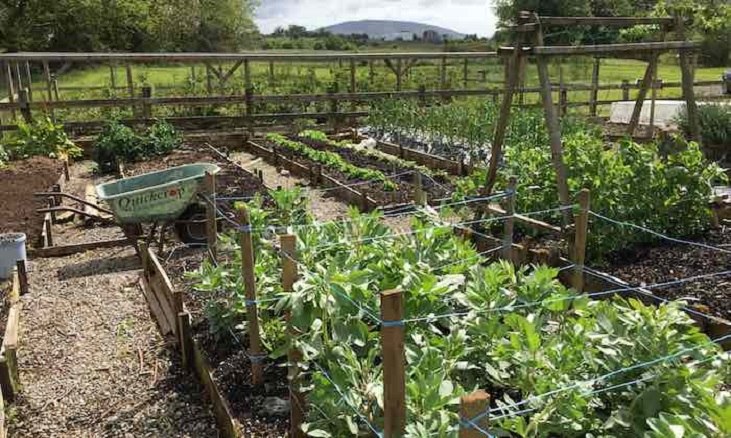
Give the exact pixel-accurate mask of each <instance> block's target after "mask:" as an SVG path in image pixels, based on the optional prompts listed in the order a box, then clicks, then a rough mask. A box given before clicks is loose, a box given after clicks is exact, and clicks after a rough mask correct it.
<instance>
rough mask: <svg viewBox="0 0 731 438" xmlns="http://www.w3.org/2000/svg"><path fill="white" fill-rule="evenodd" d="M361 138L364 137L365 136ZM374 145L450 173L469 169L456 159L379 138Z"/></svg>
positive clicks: (398, 155) (458, 172) (461, 173)
mask: <svg viewBox="0 0 731 438" xmlns="http://www.w3.org/2000/svg"><path fill="white" fill-rule="evenodd" d="M363 138H364V139H365V138H367V137H363ZM376 147H377V148H378V150H380V151H381V152H385V153H387V154H391V155H393V156H396V157H401V158H403V159H404V160H409V161H413V162H415V163H417V164H421V165H422V166H426V167H429V168H431V169H437V170H443V171H445V172H447V173H450V174H452V175H464V174H465V173H469V169H468V168H467V166H463V165H462V164H461V163H458V162H457V161H452V160H449V159H447V158H444V157H440V156H437V155H432V154H428V153H426V152H421V151H417V150H415V149H409V148H406V147H403V146H399V145H396V144H393V143H389V142H386V141H380V140H377V141H376Z"/></svg>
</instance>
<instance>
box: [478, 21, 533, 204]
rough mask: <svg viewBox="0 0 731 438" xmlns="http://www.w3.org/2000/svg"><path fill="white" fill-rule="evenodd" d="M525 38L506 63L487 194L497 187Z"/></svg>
mask: <svg viewBox="0 0 731 438" xmlns="http://www.w3.org/2000/svg"><path fill="white" fill-rule="evenodd" d="M529 17H530V15H529V13H527V12H525V11H522V12H521V13H520V15H519V16H518V20H517V22H518V23H517V24H523V23H525V22H527V21H528V19H529ZM524 39H525V37H524V35H523V33H519V34H518V36H517V37H516V39H515V42H514V44H513V47H514V50H513V53H512V55H511V57H510V61H509V62H505V74H506V75H507V82H506V83H505V91H504V93H503V101H502V103H501V104H500V113H499V115H498V120H497V123H496V124H495V134H494V136H493V140H492V148H491V152H490V166H489V168H488V170H487V181H486V183H485V189H486V192H487V194H490V192H492V187H493V186H494V185H495V180H496V178H497V167H498V163H499V162H500V156H501V155H502V150H503V143H504V142H505V130H506V129H507V126H508V121H509V119H510V110H511V107H512V106H513V95H514V94H515V88H516V86H517V84H518V79H519V78H520V76H521V74H522V73H521V72H520V71H516V70H515V69H511V68H510V66H511V65H514V66H517V70H520V68H521V67H522V66H524V65H525V64H523V63H522V62H521V61H520V58H521V56H523V51H522V48H523V41H524Z"/></svg>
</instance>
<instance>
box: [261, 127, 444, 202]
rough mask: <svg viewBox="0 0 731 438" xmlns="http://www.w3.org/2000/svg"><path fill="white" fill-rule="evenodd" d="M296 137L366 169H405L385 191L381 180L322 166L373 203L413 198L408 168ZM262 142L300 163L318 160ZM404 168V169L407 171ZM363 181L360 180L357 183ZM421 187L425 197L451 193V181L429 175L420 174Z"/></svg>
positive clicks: (389, 171) (398, 171) (387, 172)
mask: <svg viewBox="0 0 731 438" xmlns="http://www.w3.org/2000/svg"><path fill="white" fill-rule="evenodd" d="M298 141H301V142H302V143H304V144H307V145H308V146H310V147H312V148H314V149H319V150H329V151H331V152H335V153H337V154H338V155H340V156H341V157H343V159H345V160H347V161H348V162H350V163H352V164H354V165H356V166H359V167H363V168H367V169H373V170H379V171H381V172H383V173H384V174H385V175H387V176H388V175H394V174H401V173H406V174H405V175H400V176H397V177H394V178H390V179H391V180H392V181H393V182H394V183H396V184H397V185H398V188H397V189H396V190H394V191H386V190H384V189H383V184H382V183H379V182H373V183H365V181H363V180H359V179H355V178H351V177H349V176H348V175H345V174H344V173H342V172H340V171H338V170H336V169H334V168H331V167H327V166H323V168H322V169H323V172H324V173H325V174H327V175H329V176H331V177H333V178H335V179H337V180H338V181H340V182H341V183H343V184H345V185H351V184H358V185H357V186H355V187H353V188H354V189H355V190H357V191H359V192H361V193H364V194H365V195H367V196H369V197H370V198H372V199H373V200H374V201H376V203H377V204H378V205H380V206H385V205H389V204H402V203H408V202H410V201H412V200H413V199H414V191H415V186H414V184H413V182H414V174H413V172H410V171H411V170H412V169H407V168H405V167H400V166H397V165H394V164H393V163H391V162H387V161H385V160H378V159H376V158H373V157H368V156H366V155H363V154H359V153H358V152H356V151H352V150H348V149H340V148H333V147H330V146H327V145H325V144H323V143H321V142H318V141H315V140H311V139H298ZM263 143H264V146H265V147H268V148H270V149H276V150H277V151H278V152H280V153H281V154H283V155H285V156H286V157H290V158H295V159H296V161H297V162H298V163H300V164H303V165H305V166H316V165H318V164H319V163H316V162H314V161H311V160H309V159H307V158H305V157H304V156H302V155H301V154H298V153H296V152H293V151H291V150H289V149H286V148H282V147H280V146H277V145H276V144H274V143H272V142H269V141H264V142H263ZM407 172H408V173H407ZM361 183H363V184H361ZM422 187H423V190H424V191H425V192H426V193H427V199H431V200H433V199H440V198H444V197H447V196H449V195H450V194H451V191H452V190H451V189H452V187H451V185H450V184H449V183H448V181H446V180H444V181H439V182H438V183H437V182H434V181H432V180H431V179H429V178H427V177H423V178H422Z"/></svg>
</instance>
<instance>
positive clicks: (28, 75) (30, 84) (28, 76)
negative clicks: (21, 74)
mask: <svg viewBox="0 0 731 438" xmlns="http://www.w3.org/2000/svg"><path fill="white" fill-rule="evenodd" d="M25 80H26V85H27V88H28V102H33V75H32V74H31V73H30V62H28V61H25Z"/></svg>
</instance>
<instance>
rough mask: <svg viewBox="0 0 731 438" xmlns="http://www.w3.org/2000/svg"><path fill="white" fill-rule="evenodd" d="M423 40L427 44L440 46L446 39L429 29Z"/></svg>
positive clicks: (423, 35) (422, 37)
mask: <svg viewBox="0 0 731 438" xmlns="http://www.w3.org/2000/svg"><path fill="white" fill-rule="evenodd" d="M421 40H422V41H424V42H427V43H434V44H440V43H442V42H443V41H444V38H443V37H442V36H441V35H440V34H439V32H437V31H436V30H433V29H428V30H425V31H424V33H423V34H422V36H421Z"/></svg>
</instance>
